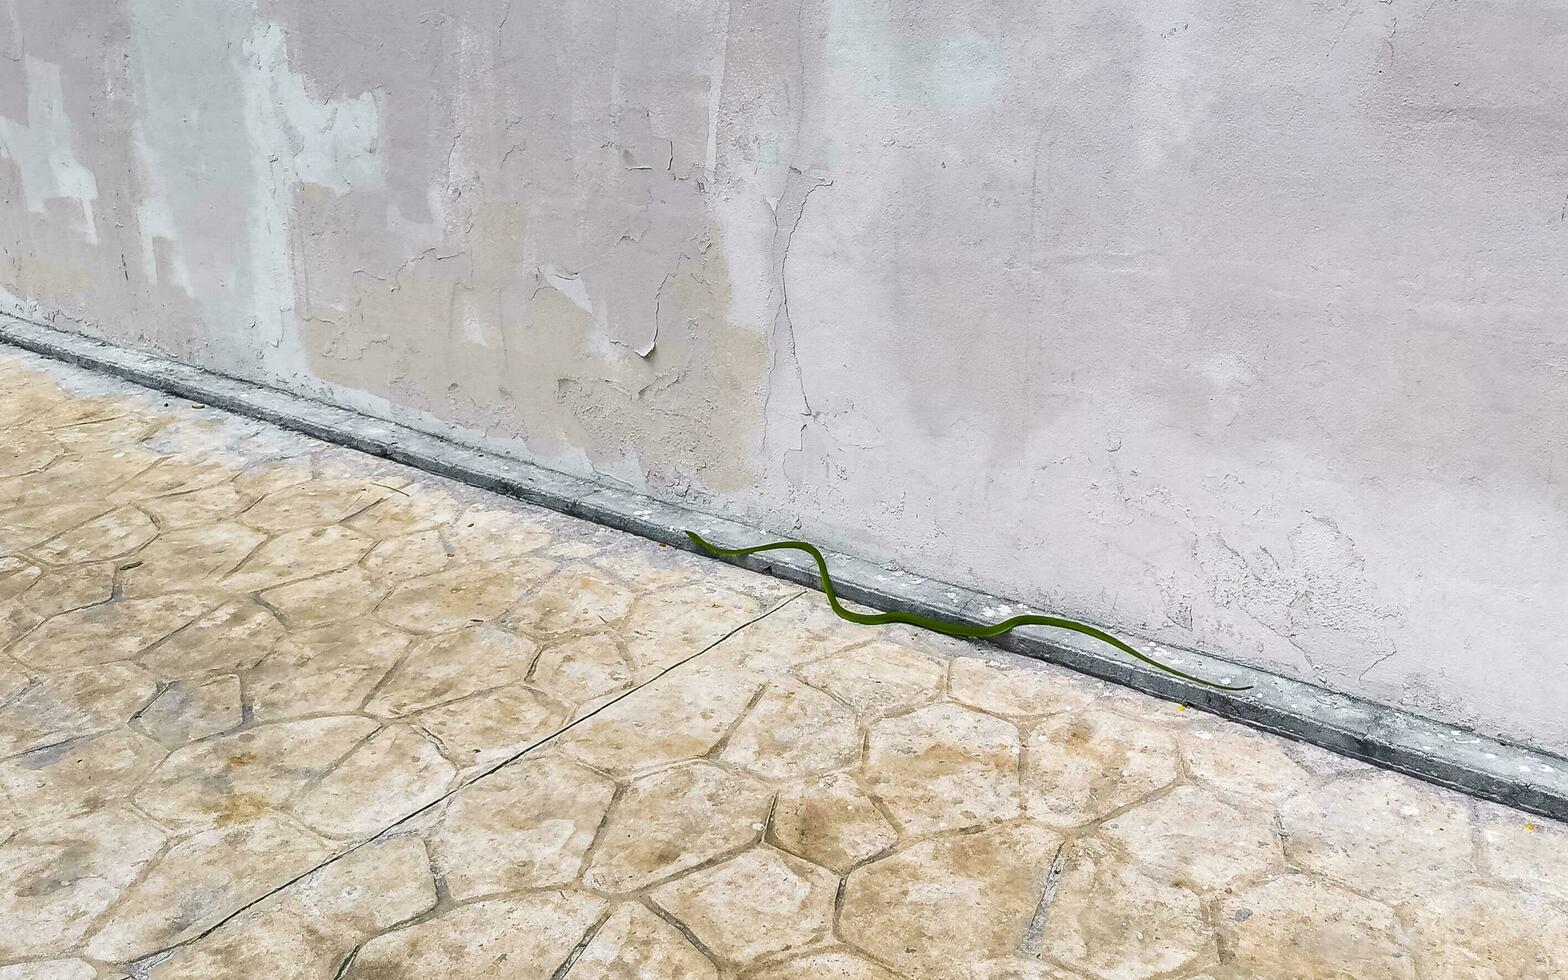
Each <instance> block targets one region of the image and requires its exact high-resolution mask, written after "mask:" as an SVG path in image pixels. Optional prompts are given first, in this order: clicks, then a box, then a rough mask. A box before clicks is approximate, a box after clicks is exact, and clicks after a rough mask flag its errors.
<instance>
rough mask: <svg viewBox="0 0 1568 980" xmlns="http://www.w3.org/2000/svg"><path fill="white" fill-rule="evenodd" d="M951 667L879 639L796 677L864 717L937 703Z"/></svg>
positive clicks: (813, 665)
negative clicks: (936, 700)
mask: <svg viewBox="0 0 1568 980" xmlns="http://www.w3.org/2000/svg"><path fill="white" fill-rule="evenodd" d="M946 672H947V665H946V664H944V663H942V662H941V661H938V660H935V659H933V658H931V657H928V656H926V655H925V654H923V653H918V652H916V651H914V650H911V649H909V648H908V647H902V646H898V645H897V644H894V643H887V642H884V641H880V640H879V641H877V642H875V643H868V644H866V645H865V646H863V647H856V648H855V649H853V650H848V651H845V652H844V653H838V654H834V655H832V656H830V657H827V658H826V659H823V660H818V661H816V662H815V663H810V664H807V665H806V666H804V667H801V668H800V669H799V670H798V671H797V673H798V674H799V675H800V677H801V678H802V679H803V680H805V682H806V683H808V684H810V685H811V686H812V687H816V688H820V689H821V690H824V691H826V692H828V693H829V694H831V695H833V696H834V697H836V698H838V699H839V700H840V701H843V702H844V703H845V704H848V705H849V706H851V707H853V708H854V709H855V710H856V711H858V712H860V713H861V714H863V715H877V714H885V713H887V712H889V711H894V710H897V709H899V708H908V707H912V706H913V705H917V704H923V703H925V702H927V701H932V700H935V699H936V698H937V696H938V695H939V694H940V693H941V687H942V679H943V677H945V676H946Z"/></svg>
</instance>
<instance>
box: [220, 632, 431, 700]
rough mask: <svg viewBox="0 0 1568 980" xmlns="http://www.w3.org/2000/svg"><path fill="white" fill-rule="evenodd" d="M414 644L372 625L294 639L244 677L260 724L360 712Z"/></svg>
mask: <svg viewBox="0 0 1568 980" xmlns="http://www.w3.org/2000/svg"><path fill="white" fill-rule="evenodd" d="M413 643H414V638H413V636H411V635H409V634H408V633H405V632H403V631H402V630H400V629H396V628H394V627H391V626H388V625H386V624H385V623H382V622H379V621H377V620H374V619H355V620H348V621H346V622H341V623H332V624H330V625H327V626H320V627H317V628H315V629H310V630H305V631H303V632H298V633H291V634H289V635H288V636H286V637H284V638H283V639H282V640H281V641H279V642H278V644H277V645H276V646H275V647H273V648H272V652H271V653H270V654H269V655H268V656H267V658H266V659H265V660H263V661H262V662H261V663H259V664H257V665H256V667H255V668H254V669H253V670H251V671H249V672H248V673H246V675H245V687H246V690H247V691H248V692H249V694H250V704H251V713H252V714H253V715H254V716H255V718H256V720H257V721H277V720H280V719H284V718H294V717H299V716H302V715H314V714H337V713H342V714H347V713H349V712H352V711H357V710H359V707H360V705H362V704H364V703H365V700H366V699H367V698H368V697H370V695H371V693H372V692H373V691H374V690H375V689H376V685H378V684H380V683H381V680H382V678H384V677H386V675H387V673H388V672H389V671H390V670H391V669H392V668H393V666H395V665H396V664H397V662H398V660H400V659H401V658H402V656H403V654H404V653H406V652H407V651H408V649H409V648H410V647H411V646H413Z"/></svg>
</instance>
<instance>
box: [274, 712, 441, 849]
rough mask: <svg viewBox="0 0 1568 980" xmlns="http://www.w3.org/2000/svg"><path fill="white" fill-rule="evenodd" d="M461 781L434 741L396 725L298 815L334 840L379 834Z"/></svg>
mask: <svg viewBox="0 0 1568 980" xmlns="http://www.w3.org/2000/svg"><path fill="white" fill-rule="evenodd" d="M456 775H457V769H456V768H455V767H454V766H453V765H452V764H451V763H450V762H448V761H447V760H446V759H444V758H442V756H441V753H440V752H439V751H438V750H437V749H436V747H435V746H434V745H432V744H431V743H430V740H429V739H426V738H424V737H422V736H421V735H420V734H419V733H418V732H416V731H414V730H413V729H411V728H409V727H408V726H407V725H392V726H390V727H388V728H385V729H382V730H381V731H379V732H377V733H376V734H375V735H373V736H371V738H370V739H369V740H368V741H365V742H364V743H362V744H360V745H358V746H356V747H355V748H354V750H353V751H352V752H350V753H349V754H348V755H347V756H346V757H344V759H343V761H341V762H339V763H338V764H337V765H336V766H335V767H334V768H333V769H332V771H331V772H330V773H328V774H327V775H325V776H323V777H322V778H321V779H320V780H318V781H317V782H316V783H315V785H313V786H311V787H310V788H309V789H307V790H306V791H305V793H304V795H303V796H301V797H300V798H299V799H298V800H297V801H295V803H294V805H293V810H294V813H295V815H296V816H298V817H299V818H300V819H301V820H303V821H304V822H305V823H306V824H308V825H309V826H310V827H311V828H313V829H315V830H317V831H320V832H321V833H323V834H327V835H329V836H333V837H360V836H364V835H368V834H374V833H377V832H379V831H381V830H383V829H384V828H386V827H388V826H390V825H391V824H392V823H393V821H395V820H398V819H400V818H402V817H405V816H407V815H408V814H410V813H413V812H414V811H415V810H418V809H419V808H420V807H422V806H424V805H425V804H427V803H432V802H434V801H435V800H437V799H439V798H440V796H441V794H442V793H444V792H445V791H446V788H447V787H448V786H449V785H450V784H451V782H452V777H453V776H456Z"/></svg>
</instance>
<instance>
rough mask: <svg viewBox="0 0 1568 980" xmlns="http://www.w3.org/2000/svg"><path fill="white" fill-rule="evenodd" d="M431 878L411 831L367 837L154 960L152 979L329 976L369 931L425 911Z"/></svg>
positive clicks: (431, 901)
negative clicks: (261, 973)
mask: <svg viewBox="0 0 1568 980" xmlns="http://www.w3.org/2000/svg"><path fill="white" fill-rule="evenodd" d="M435 904H436V888H435V882H434V880H433V879H432V877H431V874H430V865H429V862H428V861H427V860H426V856H425V846H424V842H423V841H421V840H420V839H419V838H417V837H392V838H389V839H387V840H385V841H373V842H371V843H369V844H366V845H365V846H364V847H361V848H359V849H357V850H354V851H351V852H349V853H348V854H346V855H344V856H343V857H342V858H340V859H338V860H336V861H333V862H332V863H330V864H327V865H324V866H323V867H321V868H320V869H318V870H316V871H313V872H311V874H309V875H308V876H306V877H305V878H304V879H302V880H301V881H299V882H297V883H295V884H293V885H290V886H289V887H288V888H286V889H284V890H282V891H280V892H277V893H275V894H273V895H270V896H268V897H266V898H264V899H262V900H261V901H260V902H259V903H257V905H256V906H255V907H254V908H251V909H249V910H247V911H245V912H243V913H241V914H240V915H239V916H237V917H236V918H235V919H234V920H233V921H231V922H229V923H227V924H226V925H224V926H223V928H221V929H219V930H217V931H216V932H213V933H212V934H211V935H208V936H206V937H204V938H202V939H199V940H197V941H195V942H193V943H191V944H190V945H188V946H184V947H181V948H180V949H177V950H175V951H174V955H172V956H170V957H169V958H168V959H166V960H163V961H161V962H159V963H157V964H155V965H153V966H152V967H151V968H150V970H149V975H150V976H152V977H153V978H155V980H212V978H214V977H245V976H249V975H251V974H252V973H254V971H255V967H256V964H257V963H265V964H266V965H267V969H268V971H269V972H270V975H272V976H277V977H335V976H337V975H338V971H339V969H340V968H341V967H342V966H343V965H344V963H345V961H346V960H347V959H348V957H349V954H350V953H351V952H353V950H354V949H355V948H356V947H358V946H359V945H360V944H361V943H363V942H364V941H365V940H366V939H368V938H370V936H372V935H374V934H376V933H379V932H384V931H385V930H387V929H390V928H391V927H393V926H395V925H397V924H399V923H402V922H407V921H408V920H409V919H411V918H413V917H415V916H418V915H421V914H423V913H425V912H428V911H429V910H430V909H431V908H432V907H434V905H435Z"/></svg>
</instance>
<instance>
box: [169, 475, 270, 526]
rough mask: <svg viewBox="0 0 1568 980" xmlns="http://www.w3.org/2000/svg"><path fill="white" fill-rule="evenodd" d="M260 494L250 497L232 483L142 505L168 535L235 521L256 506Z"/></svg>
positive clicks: (252, 494)
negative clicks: (245, 510) (240, 514)
mask: <svg viewBox="0 0 1568 980" xmlns="http://www.w3.org/2000/svg"><path fill="white" fill-rule="evenodd" d="M257 498H258V495H257V494H254V493H247V492H246V491H244V490H241V489H240V488H239V487H237V486H235V485H234V484H232V483H220V484H219V485H217V486H215V487H207V488H206V489H204V490H193V491H191V492H190V493H181V494H176V495H173V496H168V497H159V498H157V499H154V500H147V501H144V502H143V503H142V504H141V508H142V510H144V511H146V512H147V514H148V515H149V516H151V517H152V519H153V520H155V521H157V522H158V524H159V526H161V527H162V528H163V529H164V533H165V534H167V533H169V532H170V531H175V530H179V529H181V528H188V527H195V526H196V525H200V524H215V523H219V522H221V521H224V520H226V519H227V518H230V517H233V516H234V515H235V514H238V513H239V512H240V511H242V510H244V509H245V508H247V507H249V506H250V505H251V504H253V503H255V502H256V500H257Z"/></svg>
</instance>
